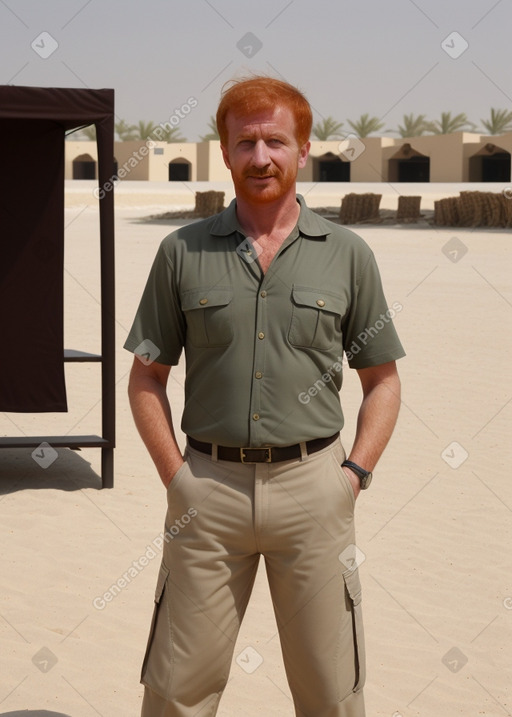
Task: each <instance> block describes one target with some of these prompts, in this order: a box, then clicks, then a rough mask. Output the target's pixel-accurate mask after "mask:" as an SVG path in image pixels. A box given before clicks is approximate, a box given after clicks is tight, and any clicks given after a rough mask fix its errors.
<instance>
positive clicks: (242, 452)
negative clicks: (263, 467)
mask: <svg viewBox="0 0 512 717" xmlns="http://www.w3.org/2000/svg"><path fill="white" fill-rule="evenodd" d="M245 451H265V452H266V456H265V458H264V459H263V460H262V461H251V460H246V455H245ZM240 461H241V462H242V463H246V464H252V463H272V448H271V447H269V448H240Z"/></svg>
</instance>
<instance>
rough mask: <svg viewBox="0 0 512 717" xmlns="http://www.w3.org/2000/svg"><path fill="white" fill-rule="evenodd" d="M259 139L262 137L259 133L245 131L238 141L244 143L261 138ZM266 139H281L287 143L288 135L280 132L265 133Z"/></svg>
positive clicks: (238, 137) (241, 133)
mask: <svg viewBox="0 0 512 717" xmlns="http://www.w3.org/2000/svg"><path fill="white" fill-rule="evenodd" d="M259 137H261V135H260V133H259V132H255V131H253V132H251V131H245V132H240V134H239V135H238V136H237V138H236V140H237V142H243V141H246V140H253V139H255V138H259ZM264 138H265V139H280V140H282V141H283V142H286V140H287V139H288V137H287V135H286V134H284V133H282V132H281V131H280V130H276V131H275V132H274V131H271V132H268V133H265V135H264Z"/></svg>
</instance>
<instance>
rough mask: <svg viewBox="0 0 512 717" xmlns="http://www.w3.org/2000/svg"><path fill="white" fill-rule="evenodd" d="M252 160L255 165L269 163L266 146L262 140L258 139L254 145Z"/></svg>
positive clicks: (259, 165)
mask: <svg viewBox="0 0 512 717" xmlns="http://www.w3.org/2000/svg"><path fill="white" fill-rule="evenodd" d="M252 161H253V164H254V165H255V166H256V167H266V166H267V165H268V164H270V156H269V153H268V147H267V145H266V142H265V141H264V140H262V139H259V140H258V141H257V142H256V144H255V145H254V153H253V158H252Z"/></svg>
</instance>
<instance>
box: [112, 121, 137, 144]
mask: <svg viewBox="0 0 512 717" xmlns="http://www.w3.org/2000/svg"><path fill="white" fill-rule="evenodd" d="M115 130H116V134H117V136H118V137H119V141H120V142H129V141H130V140H133V139H137V128H136V127H135V125H133V124H127V122H125V120H124V119H122V120H119V122H116V125H115Z"/></svg>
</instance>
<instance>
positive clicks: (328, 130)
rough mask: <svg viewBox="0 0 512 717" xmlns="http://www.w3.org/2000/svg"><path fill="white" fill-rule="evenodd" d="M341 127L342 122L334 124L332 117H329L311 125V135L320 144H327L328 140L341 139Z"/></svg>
mask: <svg viewBox="0 0 512 717" xmlns="http://www.w3.org/2000/svg"><path fill="white" fill-rule="evenodd" d="M342 127H343V122H336V120H335V119H334V117H331V116H329V117H325V118H324V119H323V120H322V121H321V122H317V123H316V124H315V125H313V129H312V134H313V137H315V138H316V139H319V140H320V141H321V142H327V141H328V140H330V139H340V137H343V134H342V132H340V130H341V128H342Z"/></svg>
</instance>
